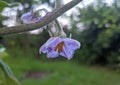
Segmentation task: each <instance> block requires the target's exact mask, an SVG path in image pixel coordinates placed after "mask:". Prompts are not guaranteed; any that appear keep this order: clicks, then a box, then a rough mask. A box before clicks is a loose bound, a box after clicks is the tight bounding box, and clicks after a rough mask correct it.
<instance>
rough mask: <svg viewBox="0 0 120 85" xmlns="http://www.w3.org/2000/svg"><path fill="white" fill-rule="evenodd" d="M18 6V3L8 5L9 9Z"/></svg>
mask: <svg viewBox="0 0 120 85" xmlns="http://www.w3.org/2000/svg"><path fill="white" fill-rule="evenodd" d="M19 5H20V3H18V2H15V3H13V4H10V5H9V7H15V6H19Z"/></svg>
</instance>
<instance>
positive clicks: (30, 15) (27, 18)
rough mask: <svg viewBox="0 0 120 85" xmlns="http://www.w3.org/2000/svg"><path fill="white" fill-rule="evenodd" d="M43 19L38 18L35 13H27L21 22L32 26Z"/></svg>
mask: <svg viewBox="0 0 120 85" xmlns="http://www.w3.org/2000/svg"><path fill="white" fill-rule="evenodd" d="M40 19H41V17H40V16H39V17H38V16H36V15H35V14H34V13H33V12H28V13H25V14H23V15H22V16H21V20H22V21H23V22H24V23H25V24H31V23H36V22H38V21H39V20H40Z"/></svg>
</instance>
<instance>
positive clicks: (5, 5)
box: [0, 0, 20, 12]
mask: <svg viewBox="0 0 120 85" xmlns="http://www.w3.org/2000/svg"><path fill="white" fill-rule="evenodd" d="M19 5H20V3H18V2H15V3H12V4H8V3H7V2H5V1H2V0H0V12H2V11H3V9H4V8H5V7H15V6H19Z"/></svg>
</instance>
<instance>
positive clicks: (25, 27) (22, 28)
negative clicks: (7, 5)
mask: <svg viewBox="0 0 120 85" xmlns="http://www.w3.org/2000/svg"><path fill="white" fill-rule="evenodd" d="M81 1H82V0H72V1H71V2H69V3H67V4H66V5H64V6H62V7H60V8H57V9H54V10H53V11H52V12H50V13H48V14H47V15H46V16H44V17H43V18H42V19H41V20H40V21H39V22H37V23H33V24H22V25H19V26H12V27H3V28H0V36H3V35H7V34H13V33H21V32H27V31H31V30H35V29H39V28H41V27H43V26H45V25H47V24H49V23H50V22H52V21H53V20H55V19H56V18H57V17H59V16H61V15H62V14H63V13H65V12H66V11H67V10H69V9H71V8H72V7H73V6H75V5H77V4H78V3H79V2H81Z"/></svg>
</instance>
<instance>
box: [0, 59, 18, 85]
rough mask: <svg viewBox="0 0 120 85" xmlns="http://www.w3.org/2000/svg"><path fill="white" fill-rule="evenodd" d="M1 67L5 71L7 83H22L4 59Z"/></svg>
mask: <svg viewBox="0 0 120 85" xmlns="http://www.w3.org/2000/svg"><path fill="white" fill-rule="evenodd" d="M0 68H1V69H2V71H3V72H4V75H5V79H6V85H20V83H19V82H18V80H17V79H16V78H15V76H14V74H13V73H12V71H11V69H10V68H9V66H8V65H7V64H6V63H4V62H3V61H2V60H0Z"/></svg>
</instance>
